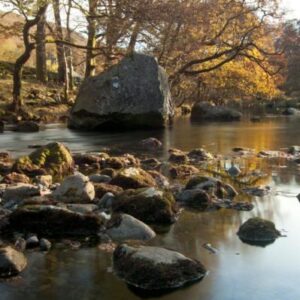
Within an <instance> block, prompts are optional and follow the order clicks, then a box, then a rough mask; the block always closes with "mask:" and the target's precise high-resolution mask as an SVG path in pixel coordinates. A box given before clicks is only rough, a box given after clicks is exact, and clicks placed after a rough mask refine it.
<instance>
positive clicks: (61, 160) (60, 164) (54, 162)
mask: <svg viewBox="0 0 300 300" xmlns="http://www.w3.org/2000/svg"><path fill="white" fill-rule="evenodd" d="M73 166H74V161H73V158H72V155H71V153H70V151H69V149H68V148H66V146H64V145H63V144H61V143H57V142H55V143H50V144H48V145H46V146H44V147H41V148H39V149H37V150H36V151H34V152H32V153H31V154H30V155H29V156H23V157H20V158H19V159H17V161H16V162H15V164H14V166H13V170H15V171H16V172H19V173H25V174H27V175H31V176H32V175H44V174H45V173H49V174H51V175H55V176H62V175H67V174H69V173H70V172H71V171H72V169H73Z"/></svg>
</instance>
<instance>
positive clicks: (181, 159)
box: [169, 149, 189, 164]
mask: <svg viewBox="0 0 300 300" xmlns="http://www.w3.org/2000/svg"><path fill="white" fill-rule="evenodd" d="M169 152H170V156H169V162H171V163H175V164H186V163H188V162H189V158H188V156H187V155H186V153H185V152H183V151H181V150H177V149H170V150H169Z"/></svg>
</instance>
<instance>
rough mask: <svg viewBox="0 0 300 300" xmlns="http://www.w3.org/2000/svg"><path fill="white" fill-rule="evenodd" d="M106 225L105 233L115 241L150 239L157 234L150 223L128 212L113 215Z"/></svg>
mask: <svg viewBox="0 0 300 300" xmlns="http://www.w3.org/2000/svg"><path fill="white" fill-rule="evenodd" d="M106 227H107V229H106V231H105V233H106V234H107V235H108V236H109V237H110V238H111V239H112V240H114V241H126V240H140V241H149V240H151V239H153V238H154V237H155V235H156V234H155V232H154V231H153V230H152V229H151V228H150V227H149V226H148V225H146V224H145V223H143V222H141V221H140V220H138V219H136V218H134V217H132V216H130V215H127V214H120V215H119V214H118V215H115V216H113V217H112V218H111V220H110V221H109V222H108V223H107V225H106Z"/></svg>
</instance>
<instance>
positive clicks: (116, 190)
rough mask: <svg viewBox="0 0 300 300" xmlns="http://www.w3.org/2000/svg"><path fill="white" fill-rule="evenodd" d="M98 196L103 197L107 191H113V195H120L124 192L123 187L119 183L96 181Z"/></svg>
mask: <svg viewBox="0 0 300 300" xmlns="http://www.w3.org/2000/svg"><path fill="white" fill-rule="evenodd" d="M94 187H95V192H96V197H97V198H98V199H101V198H102V197H103V196H104V195H105V194H106V193H112V194H113V195H119V194H120V193H122V192H123V189H122V188H121V187H119V186H117V185H112V184H109V183H94Z"/></svg>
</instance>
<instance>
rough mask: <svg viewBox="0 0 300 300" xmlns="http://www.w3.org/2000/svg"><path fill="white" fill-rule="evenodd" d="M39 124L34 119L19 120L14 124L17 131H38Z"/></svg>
mask: <svg viewBox="0 0 300 300" xmlns="http://www.w3.org/2000/svg"><path fill="white" fill-rule="evenodd" d="M39 130H40V125H39V124H38V123H37V122H34V121H21V122H19V123H18V124H17V126H16V131H19V132H38V131H39Z"/></svg>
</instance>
